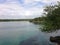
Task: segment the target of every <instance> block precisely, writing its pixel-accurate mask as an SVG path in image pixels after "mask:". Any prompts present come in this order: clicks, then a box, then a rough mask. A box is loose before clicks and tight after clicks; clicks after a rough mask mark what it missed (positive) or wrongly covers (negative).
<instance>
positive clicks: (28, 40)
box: [0, 21, 60, 45]
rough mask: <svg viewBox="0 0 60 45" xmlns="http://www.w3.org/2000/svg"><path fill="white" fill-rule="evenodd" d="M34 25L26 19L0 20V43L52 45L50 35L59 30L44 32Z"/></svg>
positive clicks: (58, 32)
mask: <svg viewBox="0 0 60 45" xmlns="http://www.w3.org/2000/svg"><path fill="white" fill-rule="evenodd" d="M39 27H40V25H35V24H33V23H30V22H27V21H20V22H0V45H52V43H51V42H50V41H49V37H50V36H56V35H59V34H60V30H59V31H57V32H53V33H44V32H42V31H41V29H39Z"/></svg>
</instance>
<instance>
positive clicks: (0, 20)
mask: <svg viewBox="0 0 60 45" xmlns="http://www.w3.org/2000/svg"><path fill="white" fill-rule="evenodd" d="M30 20H32V19H0V22H2V21H3V22H4V21H30Z"/></svg>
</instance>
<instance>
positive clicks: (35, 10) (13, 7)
mask: <svg viewBox="0 0 60 45" xmlns="http://www.w3.org/2000/svg"><path fill="white" fill-rule="evenodd" d="M39 1H40V2H42V3H44V4H50V3H55V2H57V1H59V0H43V1H42V0H24V3H23V6H22V4H20V3H19V2H18V1H17V0H7V1H6V2H5V3H3V4H0V18H34V17H38V16H40V15H41V13H43V7H41V6H40V5H38V6H40V7H36V5H35V3H36V2H39ZM27 5H33V7H29V6H27ZM34 5H35V6H34ZM41 5H42V4H41ZM24 6H26V7H28V9H27V8H26V7H24ZM42 6H43V5H42Z"/></svg>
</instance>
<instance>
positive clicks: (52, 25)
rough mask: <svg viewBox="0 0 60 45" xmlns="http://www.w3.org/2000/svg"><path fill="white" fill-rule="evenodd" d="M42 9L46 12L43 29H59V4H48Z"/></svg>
mask: <svg viewBox="0 0 60 45" xmlns="http://www.w3.org/2000/svg"><path fill="white" fill-rule="evenodd" d="M56 6H57V7H56ZM44 11H45V12H47V14H46V18H45V20H44V21H43V25H44V26H43V31H53V30H57V29H60V5H59V4H58V5H54V6H48V7H46V8H45V9H44Z"/></svg>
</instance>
